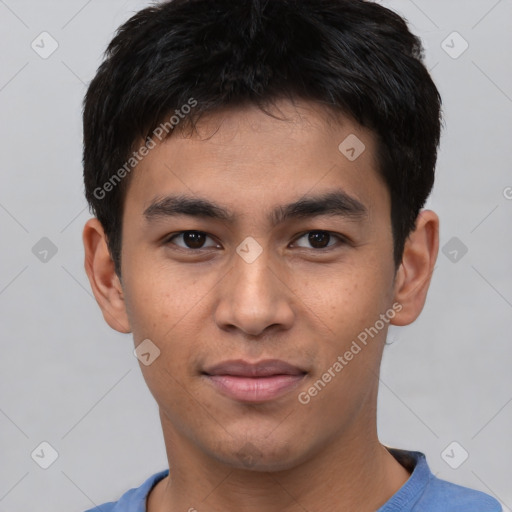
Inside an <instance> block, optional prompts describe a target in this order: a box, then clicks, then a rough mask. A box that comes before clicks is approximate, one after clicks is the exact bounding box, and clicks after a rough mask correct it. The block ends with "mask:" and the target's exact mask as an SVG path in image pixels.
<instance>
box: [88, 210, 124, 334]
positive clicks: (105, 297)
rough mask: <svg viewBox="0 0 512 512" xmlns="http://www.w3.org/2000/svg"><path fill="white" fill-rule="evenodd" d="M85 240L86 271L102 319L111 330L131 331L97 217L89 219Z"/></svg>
mask: <svg viewBox="0 0 512 512" xmlns="http://www.w3.org/2000/svg"><path fill="white" fill-rule="evenodd" d="M82 240H83V244H84V251H85V260H84V267H85V271H86V273H87V276H88V278H89V282H90V284H91V288H92V291H93V293H94V297H95V298H96V301H97V302H98V305H99V306H100V308H101V311H102V313H103V318H104V319H105V321H106V322H107V323H108V325H110V327H112V329H114V330H116V331H118V332H122V333H129V332H131V328H130V323H129V321H128V315H127V312H126V304H125V301H124V296H123V290H122V286H121V282H120V280H119V277H118V276H117V274H116V273H115V268H114V262H113V261H112V258H111V256H110V253H109V250H108V246H107V239H106V236H105V232H104V230H103V226H102V225H101V223H100V221H99V220H98V219H97V218H92V219H89V220H88V221H87V222H86V224H85V226H84V230H83V233H82Z"/></svg>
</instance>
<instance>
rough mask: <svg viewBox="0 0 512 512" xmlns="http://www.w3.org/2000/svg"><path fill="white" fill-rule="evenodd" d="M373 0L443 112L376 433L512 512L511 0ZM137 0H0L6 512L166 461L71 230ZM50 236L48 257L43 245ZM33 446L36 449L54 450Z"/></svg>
mask: <svg viewBox="0 0 512 512" xmlns="http://www.w3.org/2000/svg"><path fill="white" fill-rule="evenodd" d="M381 3H383V4H384V5H386V6H388V7H390V8H392V9H394V10H396V11H397V12H399V13H400V14H402V15H404V16H405V17H406V18H407V20H408V21H409V24H410V28H411V30H412V31H413V32H414V33H416V34H417V35H419V36H420V37H421V38H422V40H423V41H424V44H425V47H426V51H427V66H428V68H429V69H430V70H431V72H432V75H433V78H434V80H435V82H436V84H437V85H438V87H439V90H440V92H441V95H442V97H443V101H444V115H445V123H446V127H445V129H444V132H443V139H442V143H441V151H440V155H439V163H438V167H437V182H436V185H435V188H434V192H433V194H432V196H431V198H430V200H429V202H428V204H427V207H429V208H432V209H434V210H435V211H436V212H437V213H438V214H439V215H440V218H441V247H445V252H446V254H444V253H443V252H440V254H439V258H438V263H437V267H436V270H435V273H434V276H433V281H432V285H431V289H430V293H429V296H428V300H427V303H426V306H425V309H424V311H423V313H422V315H421V316H420V318H419V319H418V320H417V321H416V322H415V323H414V324H412V325H411V326H407V327H404V328H392V329H391V330H390V333H389V342H390V345H389V346H388V347H387V348H386V349H385V354H384V360H383V365H382V383H381V388H380V396H379V417H378V422H379V432H380V438H381V441H382V442H383V443H384V444H387V445H389V446H396V447H400V448H406V449H414V450H420V451H423V452H425V453H426V455H427V460H428V462H429V463H430V466H431V468H432V471H433V472H434V473H435V474H437V476H439V477H440V478H444V479H447V480H450V481H452V482H456V483H459V484H462V485H466V486H469V487H473V488H476V489H480V490H483V491H486V492H488V493H490V494H492V495H494V496H495V497H497V498H498V499H499V500H500V501H501V502H502V504H503V505H504V510H506V511H509V510H510V509H511V507H512V486H511V485H510V483H511V471H510V460H511V458H512V440H511V432H512V403H511V401H512V372H511V371H510V368H511V364H510V363H511V355H512V348H511V343H510V341H511V327H512V325H511V318H512V315H511V313H512V258H511V254H512V236H511V229H510V218H511V215H512V188H510V187H512V173H511V166H510V162H511V161H512V144H511V137H512V71H511V66H510V62H511V61H510V52H511V49H512V30H510V27H511V25H512V2H511V1H510V0H501V1H496V0H481V1H475V0H472V1H468V0H464V1H462V0H458V1H441V0H436V1H432V0H430V1H426V0H421V1H420V0H416V1H411V0H393V1H386V2H381ZM146 5H148V2H143V1H135V0H130V1H121V0H118V1H108V2H106V1H103V2H100V1H99V0H89V1H88V2H86V1H84V0H70V1H66V2H64V1H62V0H61V1H53V2H51V1H47V0H46V1H35V0H0V43H1V48H2V50H1V52H2V65H1V67H0V108H1V116H2V117H1V119H2V137H1V139H0V140H1V160H2V162H1V169H2V170H1V173H2V179H1V187H0V229H1V238H2V243H1V245H0V258H1V259H0V314H1V329H2V356H1V358H0V371H1V379H2V382H1V394H0V432H1V440H0V450H1V459H2V463H1V464H0V512H7V511H9V512H20V511H23V512H26V511H27V510H30V511H32V512H37V511H49V510H52V511H53V512H64V511H66V512H69V511H83V510H85V509H86V508H89V507H92V506H93V505H94V504H100V503H103V502H105V501H110V500H114V499H117V498H118V497H119V496H120V495H121V494H122V493H123V492H125V491H126V490H127V489H128V488H130V487H134V486H138V485H140V484H141V483H142V482H143V480H145V479H146V478H147V477H148V476H149V475H150V474H152V473H154V472H156V471H159V470H161V469H164V468H166V467H167V461H166V456H165V451H164V444H163V439H162V434H161V431H160V423H159V418H158V413H157V407H156V404H155V403H154V401H153V398H152V396H151V395H150V393H149V391H148V390H147V388H146V385H145V383H144V381H143V379H142V376H141V373H140V369H139V363H138V361H137V359H136V358H135V357H134V356H133V352H132V351H133V341H132V339H131V336H130V335H122V334H119V333H117V332H115V331H113V330H111V329H110V328H109V327H108V325H107V324H106V323H105V322H104V320H103V317H102V315H101V313H100V310H99V307H98V306H97V304H96V302H95V300H94V298H93V296H92V293H91V291H90V287H89V282H88V280H87V277H86V274H85V271H84V269H83V247H82V241H81V232H82V228H83V225H84V223H85V221H86V220H87V219H88V218H89V217H90V215H89V212H88V210H87V208H86V203H85V199H84V197H83V185H82V175H81V173H82V169H81V136H82V132H81V101H82V98H83V95H84V93H85V90H86V86H87V84H88V83H89V81H90V80H91V79H92V77H93V76H94V73H95V71H96V69H97V67H98V65H99V64H100V62H101V55H102V52H103V50H104V49H105V47H106V45H107V43H108V42H109V41H110V39H111V37H112V36H113V33H114V30H115V29H116V28H117V27H118V26H119V25H120V24H121V23H122V22H123V21H125V20H126V19H127V18H128V17H130V16H131V15H132V14H133V12H134V11H136V10H138V9H140V8H142V7H144V6H146ZM43 31H47V32H49V33H50V34H51V36H52V37H53V38H54V39H55V40H56V41H57V42H58V45H59V46H58V48H57V50H56V51H55V52H54V53H53V54H52V55H50V56H49V57H48V58H46V59H43V58H41V57H40V55H39V54H38V53H36V52H35V51H34V50H33V49H32V47H31V43H32V41H33V40H35V41H36V43H38V41H39V43H38V44H39V45H40V46H42V44H43V43H41V42H40V39H41V38H38V36H39V34H40V33H41V32H43ZM453 31H457V32H458V33H459V34H460V35H461V36H462V37H463V38H464V40H466V41H467V42H468V44H469V48H468V49H467V50H466V51H465V52H464V53H462V54H461V55H460V56H458V57H457V58H453V56H454V55H455V54H456V53H458V52H460V50H461V49H462V48H463V46H462V44H463V42H462V40H460V39H458V38H457V36H453V35H451V34H452V32H453ZM447 37H448V39H447ZM454 37H455V38H454ZM445 40H446V42H445V43H443V41H445ZM45 41H46V42H45V43H44V44H45V48H46V50H48V49H49V48H50V41H49V40H48V39H47V40H45ZM442 45H443V46H444V48H445V49H446V50H448V52H451V53H452V56H450V55H449V54H448V53H447V51H445V49H443V46H442ZM449 47H451V48H449ZM507 187H509V188H507ZM43 237H47V238H48V239H50V240H51V242H52V243H53V244H54V245H55V246H56V248H57V253H56V254H55V255H53V256H52V253H51V252H49V253H48V254H47V255H44V253H40V254H38V251H41V250H43V249H44V244H45V243H46V244H47V243H48V242H44V241H43V242H40V244H43V245H42V246H39V245H37V246H36V244H37V243H38V242H39V241H40V239H41V238H43ZM453 237H456V239H455V240H453ZM446 244H448V245H446ZM462 244H463V245H462ZM34 246H36V249H34V251H33V247H34ZM464 246H465V247H467V249H468V251H467V253H466V254H463V251H462V249H463V247H464ZM41 247H43V249H41ZM453 251H456V252H453ZM34 252H35V253H36V254H34ZM36 255H37V256H38V257H36ZM44 257H46V261H41V259H40V258H44ZM454 258H455V261H454ZM43 441H46V442H48V443H50V445H51V446H52V447H53V448H54V449H55V450H56V451H57V452H58V458H57V459H56V460H55V462H54V463H53V464H52V465H51V466H49V467H48V469H42V468H41V467H40V466H39V465H38V464H37V463H36V462H35V461H34V460H33V458H32V457H31V453H32V452H33V451H34V450H35V449H36V448H38V447H39V445H40V443H41V442H43ZM453 441H456V442H457V443H458V445H457V446H456V448H455V450H454V451H453V452H451V451H450V449H449V450H448V453H449V454H450V455H451V458H450V462H451V463H452V465H453V464H454V463H457V462H460V460H461V454H462V453H463V452H462V451H461V448H460V447H459V445H460V446H461V447H463V449H464V450H466V451H467V452H468V453H469V458H468V459H467V460H466V461H465V462H464V463H463V464H461V465H460V466H459V467H458V468H457V469H452V468H451V467H450V466H449V465H448V464H447V462H446V460H448V459H446V456H445V459H443V457H442V456H441V454H442V453H443V451H444V450H445V448H446V447H447V446H448V445H449V444H450V443H452V442H453ZM40 450H41V448H39V449H38V450H36V453H41V451H40ZM43 453H44V457H43V456H40V457H39V459H38V458H37V457H36V456H34V458H35V459H36V460H38V462H39V463H43V462H44V461H43V459H44V458H45V457H46V462H49V461H50V459H49V457H50V452H49V451H48V449H46V452H45V451H44V449H43Z"/></svg>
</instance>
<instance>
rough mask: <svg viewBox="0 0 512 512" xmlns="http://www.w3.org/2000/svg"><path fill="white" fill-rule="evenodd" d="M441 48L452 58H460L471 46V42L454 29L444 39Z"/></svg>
mask: <svg viewBox="0 0 512 512" xmlns="http://www.w3.org/2000/svg"><path fill="white" fill-rule="evenodd" d="M441 48H442V49H443V50H444V51H445V52H446V53H447V54H448V55H449V56H450V57H451V58H452V59H458V58H459V57H460V56H461V55H462V54H463V53H464V52H465V51H466V50H467V49H468V48H469V43H468V42H467V41H466V40H465V39H464V38H463V37H462V36H461V35H460V34H459V33H458V32H456V31H454V32H452V33H451V34H449V35H448V37H447V38H446V39H444V40H443V42H442V43H441Z"/></svg>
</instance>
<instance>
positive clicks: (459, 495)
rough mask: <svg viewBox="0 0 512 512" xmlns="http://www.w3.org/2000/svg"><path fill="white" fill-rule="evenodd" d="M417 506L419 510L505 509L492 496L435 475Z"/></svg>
mask: <svg viewBox="0 0 512 512" xmlns="http://www.w3.org/2000/svg"><path fill="white" fill-rule="evenodd" d="M416 506H417V509H418V510H424V509H426V510H436V511H439V512H502V510H503V509H502V507H501V505H500V504H499V502H498V501H497V500H495V499H494V498H493V497H492V496H489V495H488V494H485V493H484V492H481V491H476V490H474V489H469V488H468V487H463V486H461V485H457V484H453V483H451V482H447V481H446V480H441V479H439V478H436V477H435V476H433V475H432V476H431V478H430V481H429V483H428V485H427V486H426V488H425V492H424V493H423V494H422V496H421V497H420V499H419V500H418V503H417V505H416Z"/></svg>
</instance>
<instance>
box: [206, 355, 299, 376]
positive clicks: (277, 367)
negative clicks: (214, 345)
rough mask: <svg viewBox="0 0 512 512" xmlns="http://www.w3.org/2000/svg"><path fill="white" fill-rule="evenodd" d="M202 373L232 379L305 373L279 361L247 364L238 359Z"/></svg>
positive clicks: (272, 360) (269, 360) (270, 360)
mask: <svg viewBox="0 0 512 512" xmlns="http://www.w3.org/2000/svg"><path fill="white" fill-rule="evenodd" d="M204 373H206V374H207V375H231V376H234V377H269V376H271V375H303V374H304V373H306V371H305V370H302V369H301V368H299V367H297V366H293V365H291V364H289V363H287V362H285V361H281V360H279V359H266V360H264V361H260V362H258V363H248V362H246V361H242V360H240V359H239V360H236V361H225V362H223V363H220V364H217V365H215V366H212V367H210V368H207V369H206V370H205V372H204Z"/></svg>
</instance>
